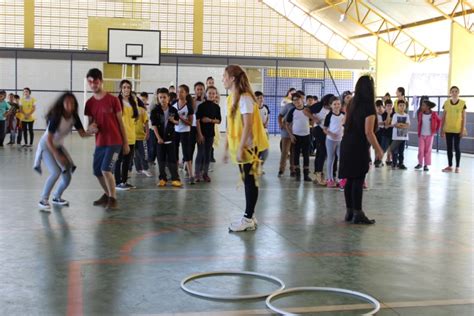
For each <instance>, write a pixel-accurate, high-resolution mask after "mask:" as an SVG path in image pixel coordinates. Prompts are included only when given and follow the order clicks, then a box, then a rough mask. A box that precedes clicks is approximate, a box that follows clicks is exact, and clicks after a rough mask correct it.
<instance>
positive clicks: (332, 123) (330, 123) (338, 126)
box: [324, 112, 345, 142]
mask: <svg viewBox="0 0 474 316" xmlns="http://www.w3.org/2000/svg"><path fill="white" fill-rule="evenodd" d="M344 117H345V115H344V113H342V112H340V113H339V114H338V115H336V114H334V113H333V112H331V113H329V114H328V115H326V118H325V119H324V127H326V128H327V129H328V131H329V132H331V133H332V134H335V136H333V135H327V138H329V139H330V140H332V141H335V142H339V141H341V140H342V135H343V134H344V128H343V124H344Z"/></svg>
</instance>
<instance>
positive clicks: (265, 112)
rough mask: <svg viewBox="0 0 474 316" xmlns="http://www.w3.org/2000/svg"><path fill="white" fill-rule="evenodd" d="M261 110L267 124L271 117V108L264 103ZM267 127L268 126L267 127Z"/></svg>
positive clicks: (261, 115)
mask: <svg viewBox="0 0 474 316" xmlns="http://www.w3.org/2000/svg"><path fill="white" fill-rule="evenodd" d="M259 110H260V117H261V118H262V123H263V126H265V122H267V120H268V119H269V115H270V110H269V109H268V107H267V106H266V105H265V104H263V106H262V107H261V108H259ZM265 129H267V128H266V127H265Z"/></svg>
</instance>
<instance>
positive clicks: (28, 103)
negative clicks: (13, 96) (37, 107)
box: [20, 97, 36, 122]
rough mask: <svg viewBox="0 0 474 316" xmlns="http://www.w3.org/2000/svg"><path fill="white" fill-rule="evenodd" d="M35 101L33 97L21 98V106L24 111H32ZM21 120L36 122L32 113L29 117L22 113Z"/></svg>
mask: <svg viewBox="0 0 474 316" xmlns="http://www.w3.org/2000/svg"><path fill="white" fill-rule="evenodd" d="M35 103H36V99H35V98H32V97H30V98H29V99H28V100H26V99H25V98H21V99H20V104H21V108H22V111H23V112H24V113H31V111H33V106H34V104H35ZM20 120H21V121H23V122H34V121H35V117H34V116H33V115H30V117H29V118H26V115H25V114H23V113H21V115H20Z"/></svg>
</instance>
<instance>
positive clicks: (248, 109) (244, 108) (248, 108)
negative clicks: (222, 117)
mask: <svg viewBox="0 0 474 316" xmlns="http://www.w3.org/2000/svg"><path fill="white" fill-rule="evenodd" d="M253 104H254V101H253V99H252V97H250V96H248V95H241V96H240V100H239V107H240V114H251V113H253ZM246 145H247V147H250V148H251V147H253V138H252V135H250V137H249V140H248V142H247V144H246Z"/></svg>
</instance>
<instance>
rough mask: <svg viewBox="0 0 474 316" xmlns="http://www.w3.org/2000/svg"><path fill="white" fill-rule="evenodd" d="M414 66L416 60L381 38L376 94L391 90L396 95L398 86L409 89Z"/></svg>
mask: <svg viewBox="0 0 474 316" xmlns="http://www.w3.org/2000/svg"><path fill="white" fill-rule="evenodd" d="M414 67H415V62H414V61H412V60H411V59H410V58H409V57H407V56H406V55H405V54H403V53H402V52H400V51H398V50H397V49H395V48H393V47H392V46H390V45H389V44H387V43H386V42H385V41H383V40H380V39H379V40H378V41H377V56H376V69H375V71H376V75H375V85H376V94H377V95H378V96H382V95H384V94H385V93H387V92H389V93H390V94H391V95H394V94H395V91H396V90H397V88H398V87H404V88H405V89H406V90H408V89H407V88H408V84H409V83H410V77H411V74H412V71H413V69H414ZM407 92H408V91H407Z"/></svg>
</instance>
